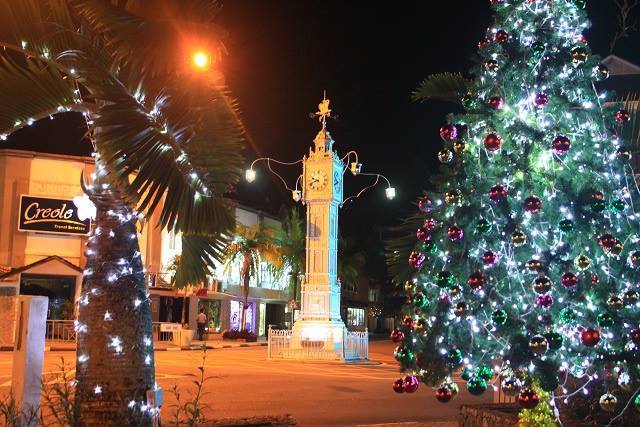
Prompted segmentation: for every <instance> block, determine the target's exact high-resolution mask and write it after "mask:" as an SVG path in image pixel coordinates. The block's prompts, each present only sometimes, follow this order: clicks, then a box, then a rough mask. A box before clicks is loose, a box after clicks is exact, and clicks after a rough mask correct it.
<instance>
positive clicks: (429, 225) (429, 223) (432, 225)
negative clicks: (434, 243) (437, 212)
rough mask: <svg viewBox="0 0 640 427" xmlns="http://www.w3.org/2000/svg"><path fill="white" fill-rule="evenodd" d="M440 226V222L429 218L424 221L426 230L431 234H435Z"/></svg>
mask: <svg viewBox="0 0 640 427" xmlns="http://www.w3.org/2000/svg"><path fill="white" fill-rule="evenodd" d="M437 226H438V221H436V220H435V219H433V218H427V219H425V220H424V228H425V229H426V230H427V231H428V232H429V233H431V232H433V231H434V230H435V229H436V227H437Z"/></svg>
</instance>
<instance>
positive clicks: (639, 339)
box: [629, 329, 640, 344]
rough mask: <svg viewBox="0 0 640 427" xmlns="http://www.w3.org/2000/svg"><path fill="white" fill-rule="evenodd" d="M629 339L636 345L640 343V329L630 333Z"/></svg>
mask: <svg viewBox="0 0 640 427" xmlns="http://www.w3.org/2000/svg"><path fill="white" fill-rule="evenodd" d="M629 339H630V340H631V341H633V342H634V343H636V344H638V343H640V329H634V330H633V331H631V332H629Z"/></svg>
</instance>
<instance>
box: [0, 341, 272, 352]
mask: <svg viewBox="0 0 640 427" xmlns="http://www.w3.org/2000/svg"><path fill="white" fill-rule="evenodd" d="M266 346H267V343H266V342H259V343H242V344H236V345H234V344H224V345H221V346H213V345H207V350H219V349H223V348H238V347H266ZM196 350H202V346H199V345H198V346H191V347H165V348H156V349H154V351H196ZM2 351H13V347H9V346H1V347H0V352H2ZM44 351H45V352H51V351H76V348H75V346H74V347H70V346H65V347H55V346H53V347H51V346H45V348H44Z"/></svg>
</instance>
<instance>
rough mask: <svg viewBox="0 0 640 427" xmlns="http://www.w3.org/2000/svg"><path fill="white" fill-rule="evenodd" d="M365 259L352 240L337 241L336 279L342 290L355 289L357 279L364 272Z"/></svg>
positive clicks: (342, 239) (344, 238)
mask: <svg viewBox="0 0 640 427" xmlns="http://www.w3.org/2000/svg"><path fill="white" fill-rule="evenodd" d="M365 265H366V257H365V254H364V252H363V251H361V250H360V249H358V248H357V247H356V246H355V244H354V242H353V240H352V239H350V238H346V237H340V239H339V240H338V278H339V279H340V284H341V286H342V289H343V290H352V289H357V284H358V277H359V276H360V274H361V272H362V271H364V269H365Z"/></svg>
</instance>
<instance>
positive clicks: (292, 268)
mask: <svg viewBox="0 0 640 427" xmlns="http://www.w3.org/2000/svg"><path fill="white" fill-rule="evenodd" d="M273 242H274V244H275V246H276V247H277V248H278V251H279V252H280V255H281V256H282V268H281V269H279V270H277V271H276V276H277V277H281V275H282V274H283V273H286V274H288V275H289V288H290V290H291V299H292V300H293V301H295V302H296V303H298V302H299V301H300V290H301V283H300V280H301V278H302V277H304V269H305V256H306V247H305V246H306V227H305V223H304V219H303V218H302V217H301V215H300V212H299V211H298V209H297V208H295V207H294V208H292V209H291V210H290V211H289V212H288V213H287V215H286V217H285V219H284V221H283V222H282V227H279V228H276V229H275V231H274V235H273Z"/></svg>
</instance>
